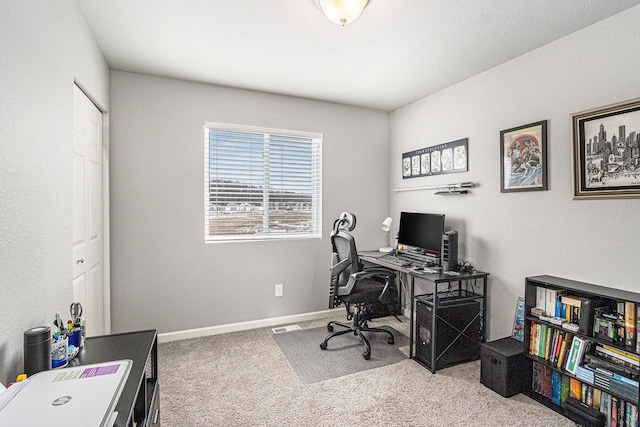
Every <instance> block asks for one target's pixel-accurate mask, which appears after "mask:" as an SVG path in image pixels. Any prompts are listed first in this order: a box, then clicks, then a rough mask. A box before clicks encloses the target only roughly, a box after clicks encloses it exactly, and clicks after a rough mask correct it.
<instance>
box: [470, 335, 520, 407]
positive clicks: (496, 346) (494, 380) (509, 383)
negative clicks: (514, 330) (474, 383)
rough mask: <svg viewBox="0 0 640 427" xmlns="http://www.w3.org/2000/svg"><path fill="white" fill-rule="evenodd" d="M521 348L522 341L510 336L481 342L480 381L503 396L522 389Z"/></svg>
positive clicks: (509, 395)
mask: <svg viewBox="0 0 640 427" xmlns="http://www.w3.org/2000/svg"><path fill="white" fill-rule="evenodd" d="M522 348H523V344H522V342H520V341H518V340H515V339H513V338H511V337H507V338H502V339H499V340H496V341H491V342H488V343H484V344H482V345H481V346H480V359H481V362H480V382H481V383H482V384H484V385H485V386H487V387H489V388H490V389H491V390H493V391H495V392H496V393H498V394H500V395H502V396H504V397H511V396H513V395H516V394H518V393H521V392H522V391H524V387H523V386H524V377H525V375H524V354H523V353H522Z"/></svg>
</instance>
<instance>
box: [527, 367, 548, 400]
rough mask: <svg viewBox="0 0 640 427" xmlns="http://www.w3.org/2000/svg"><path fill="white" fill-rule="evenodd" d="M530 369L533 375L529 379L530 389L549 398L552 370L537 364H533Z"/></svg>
mask: <svg viewBox="0 0 640 427" xmlns="http://www.w3.org/2000/svg"><path fill="white" fill-rule="evenodd" d="M532 369H533V375H532V378H531V389H532V390H533V391H535V392H536V393H538V394H541V395H543V396H545V397H549V398H551V395H552V385H551V378H552V372H553V371H552V369H551V368H548V367H547V366H545V365H543V364H541V363H538V362H533V368H532Z"/></svg>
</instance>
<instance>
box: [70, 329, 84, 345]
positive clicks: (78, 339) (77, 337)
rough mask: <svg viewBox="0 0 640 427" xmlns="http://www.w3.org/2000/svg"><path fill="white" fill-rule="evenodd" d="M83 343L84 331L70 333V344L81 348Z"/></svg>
mask: <svg viewBox="0 0 640 427" xmlns="http://www.w3.org/2000/svg"><path fill="white" fill-rule="evenodd" d="M81 344H82V331H81V330H78V331H77V332H76V333H73V334H71V335H69V345H73V346H75V347H77V348H80V346H81Z"/></svg>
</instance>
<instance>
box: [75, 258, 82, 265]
mask: <svg viewBox="0 0 640 427" xmlns="http://www.w3.org/2000/svg"><path fill="white" fill-rule="evenodd" d="M76 264H84V258H80V259H79V260H77V261H76Z"/></svg>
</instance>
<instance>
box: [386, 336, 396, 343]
mask: <svg viewBox="0 0 640 427" xmlns="http://www.w3.org/2000/svg"><path fill="white" fill-rule="evenodd" d="M387 342H388V343H389V344H393V343H394V342H395V341H394V339H393V337H389V339H388V340H387Z"/></svg>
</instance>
